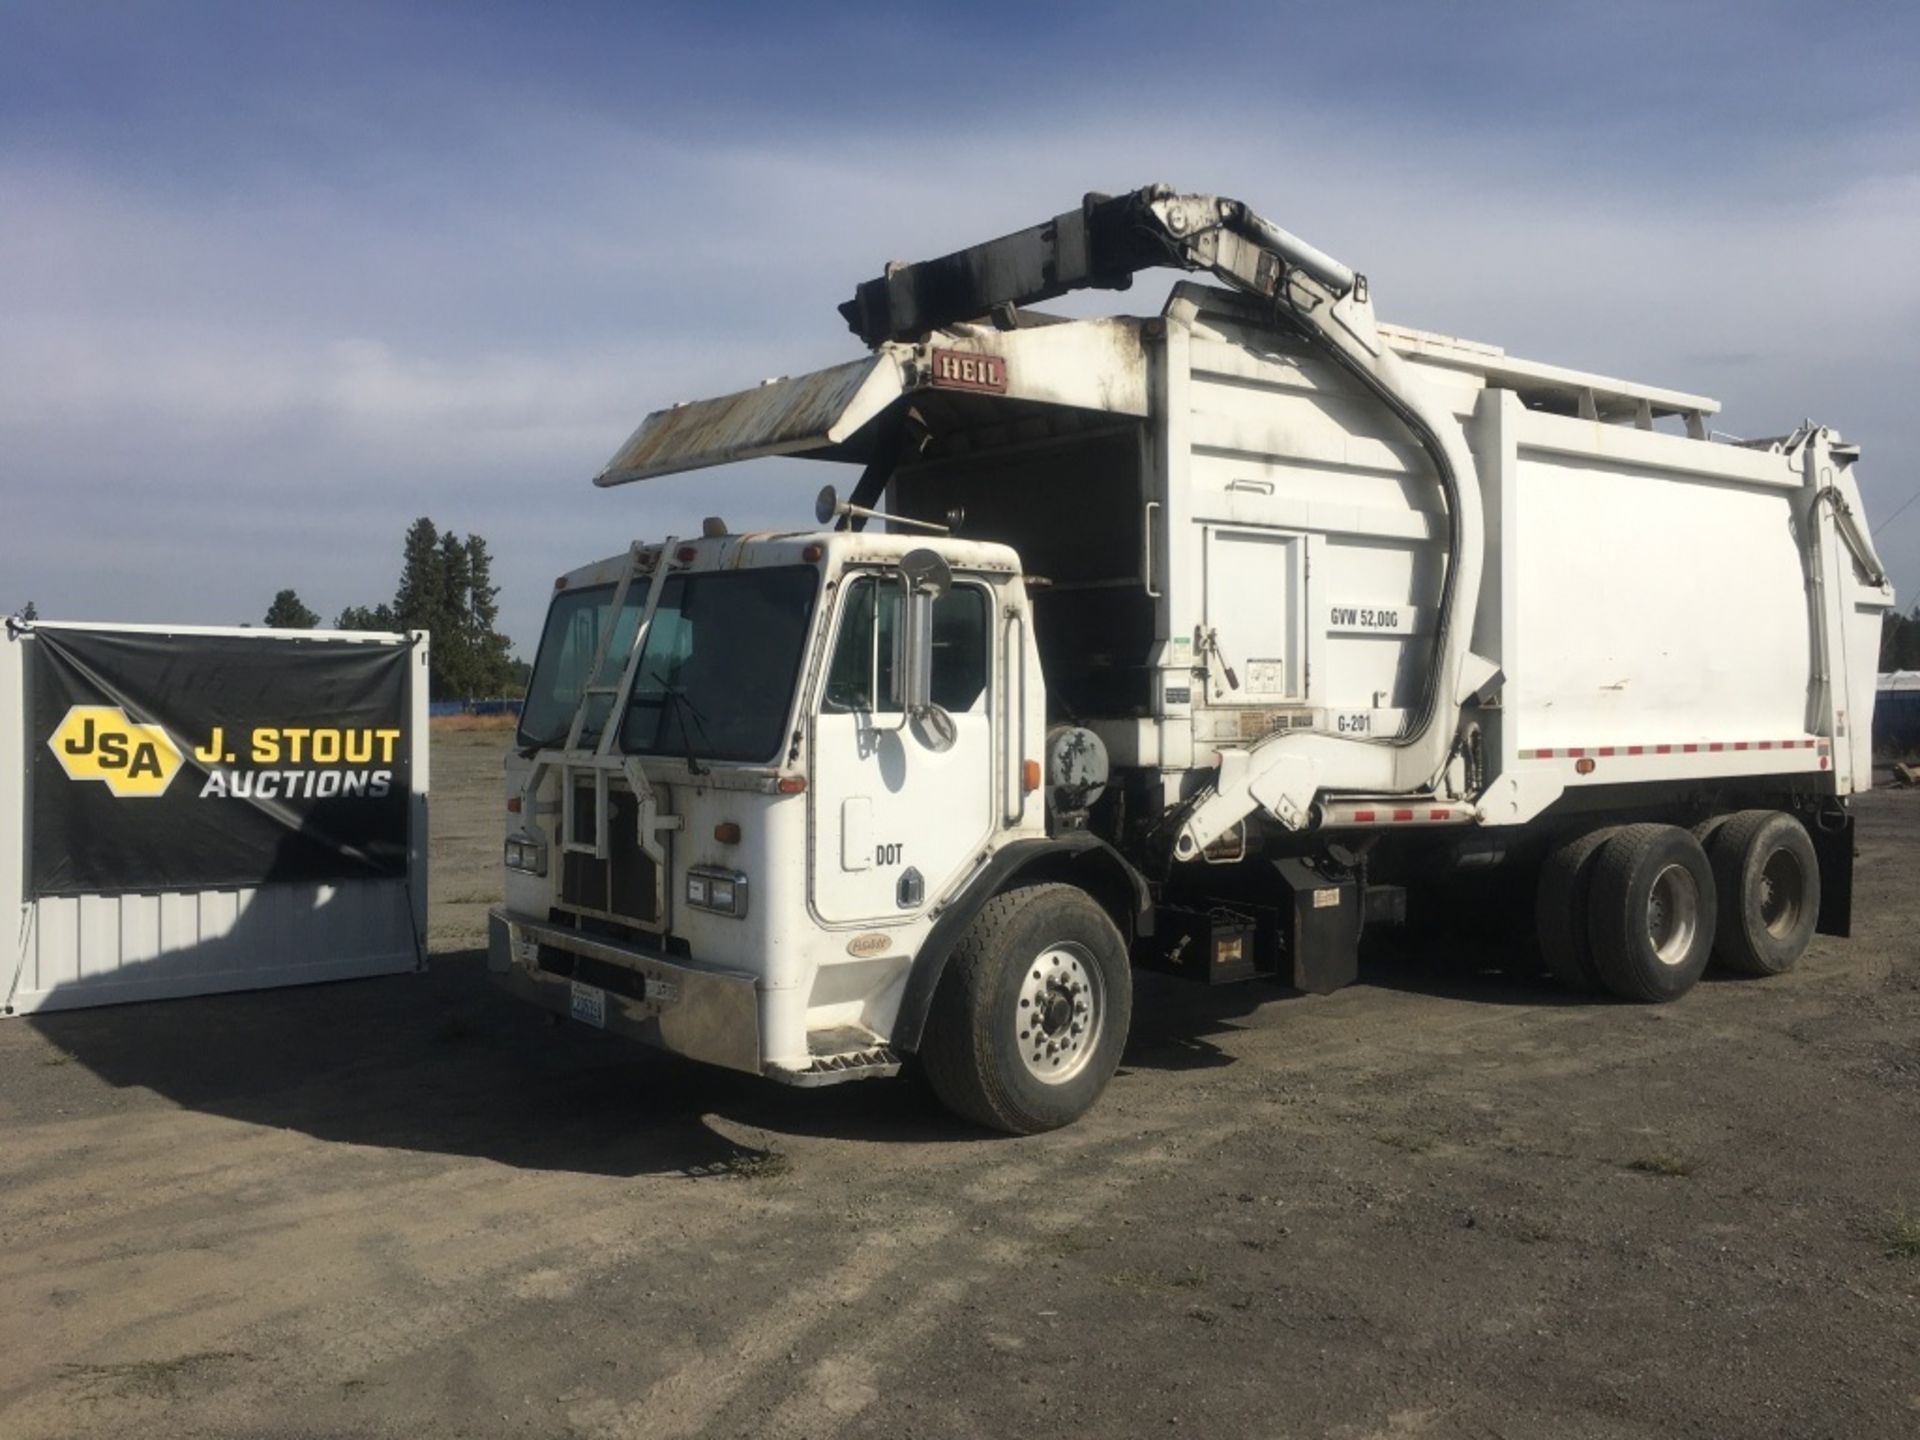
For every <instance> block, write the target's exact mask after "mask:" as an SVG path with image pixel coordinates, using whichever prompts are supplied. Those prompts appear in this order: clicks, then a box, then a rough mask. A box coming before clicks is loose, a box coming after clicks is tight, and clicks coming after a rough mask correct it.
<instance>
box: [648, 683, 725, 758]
mask: <svg viewBox="0 0 1920 1440" xmlns="http://www.w3.org/2000/svg"><path fill="white" fill-rule="evenodd" d="M660 688H661V693H662V694H663V695H665V696H666V697H667V699H669V700H671V701H672V702H673V713H674V718H675V719H676V720H677V721H678V722H679V726H680V747H681V749H682V750H684V751H685V752H686V756H687V773H688V774H689V775H704V774H706V773H707V770H708V768H709V767H708V766H705V765H702V764H701V763H700V761H699V760H698V759H697V758H696V757H695V756H694V753H693V732H692V730H689V729H688V728H687V721H688V720H692V721H693V724H694V728H695V729H698V730H699V732H700V743H701V744H702V745H705V746H706V747H707V748H708V749H709V750H711V749H712V748H713V745H712V742H711V741H709V740H708V739H707V727H706V726H705V725H704V724H702V723H701V717H700V707H699V706H698V705H695V704H694V703H693V701H691V700H689V699H688V698H687V692H686V689H685V688H684V687H683V686H679V685H663V686H661V687H660Z"/></svg>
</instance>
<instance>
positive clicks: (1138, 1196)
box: [0, 733, 1920, 1440]
mask: <svg viewBox="0 0 1920 1440" xmlns="http://www.w3.org/2000/svg"><path fill="white" fill-rule="evenodd" d="M499 740H500V737H499V736H498V735H497V734H486V733H480V734H455V735H448V736H445V737H442V738H441V740H440V741H438V742H437V743H436V750H435V755H434V765H435V793H436V798H435V808H434V816H435V826H436V835H435V841H434V853H435V873H434V891H435V893H434V908H433V942H434V950H435V955H434V959H433V964H432V967H431V969H430V971H429V972H428V973H426V974H423V975H414V976H400V977H394V978H391V979H382V980H368V981H360V982H354V983H349V984H340V985H331V986H322V987H316V988H313V989H307V990H300V991H282V992H275V993H263V994H256V995H234V996H222V997H216V998H210V999H206V1000H193V1001H177V1002H172V1003H168V1004H162V1005H152V1006H145V1007H139V1006H136V1007H129V1008H126V1009H121V1010H103V1011H94V1012H81V1013H75V1014H68V1015H60V1016H53V1017H48V1018H46V1019H44V1020H16V1021H8V1022H4V1023H0V1137H4V1138H0V1355H3V1356H4V1357H5V1363H4V1364H3V1365H0V1436H5V1437H7V1440H14V1437H22V1440H24V1437H37V1436H49V1437H54V1436H59V1437H65V1436H77V1435H87V1436H115V1435H127V1436H140V1437H152V1436H159V1435H165V1436H175V1435H213V1436H242V1435H246V1436H253V1435H260V1436H286V1437H293V1436H393V1437H418V1436H441V1435H449V1436H451V1435H468V1436H483V1435H530V1436H593V1437H615V1436H681V1435H694V1434H704V1433H712V1434H716V1435H749V1436H761V1435H766V1436H776V1435H777V1436H783V1437H807V1436H828V1435H846V1436H887V1437H894V1440H897V1437H906V1436H979V1437H984V1440H1001V1437H1005V1436H1008V1435H1012V1434H1026V1433H1044V1434H1048V1435H1059V1436H1090V1437H1095V1436H1097V1437H1111V1436H1132V1435H1156V1436H1164V1435H1178V1434H1193V1433H1201V1434H1206V1435H1209V1436H1243V1435H1246V1436H1252V1435H1260V1436H1274V1435H1302V1436H1305V1435H1316V1436H1317V1435H1326V1436H1342V1437H1360V1436H1373V1435H1379V1436H1505V1437H1514V1440H1517V1437H1524V1436H1553V1437H1556V1440H1562V1437H1567V1440H1571V1437H1582V1436H1673V1435H1698V1436H1714V1437H1724V1436H1740V1437H1758V1436H1793V1437H1802V1436H1817V1435H1847V1436H1911V1435H1914V1434H1917V1433H1920V1364H1917V1363H1916V1356H1917V1355H1920V1158H1917V1157H1916V1140H1920V938H1917V937H1920V894H1917V893H1916V877H1917V876H1920V792H1894V791H1882V792H1877V793H1875V794H1873V795H1871V796H1868V797H1865V798H1864V799H1862V801H1861V802H1860V804H1859V815H1860V823H1861V834H1860V843H1861V852H1862V853H1861V859H1860V865H1859V870H1858V890H1857V896H1858V900H1857V906H1856V917H1857V934H1856V936H1855V938H1854V939H1853V940H1851V941H1849V942H1835V941H1827V940H1821V941H1819V942H1817V943H1816V945H1815V947H1814V949H1813V951H1812V953H1811V954H1810V955H1809V956H1808V957H1807V959H1806V960H1805V961H1804V962H1803V964H1802V966H1801V968H1800V969H1799V970H1797V971H1796V972H1795V973H1793V974H1791V975H1788V976H1785V977H1782V978H1781V979H1778V980H1773V981H1767V982H1760V983H1756V982H1750V981H1749V982H1734V981H1725V982H1719V981H1710V982H1709V983H1706V984H1703V985H1702V986H1701V987H1700V988H1699V989H1698V990H1696V991H1695V992H1694V994H1692V995H1691V996H1689V997H1688V998H1687V999H1686V1000H1685V1001H1683V1002H1682V1003H1680V1004H1679V1005H1676V1006H1668V1007H1663V1008H1642V1007H1632V1006H1622V1005H1613V1004H1605V1003H1597V1002H1596V1003H1583V1002H1578V1001H1574V1000H1571V999H1569V998H1568V997H1566V996H1564V995H1562V994H1559V993H1557V992H1555V991H1554V990H1552V989H1551V988H1549V987H1548V986H1547V985H1546V984H1545V983H1544V982H1542V983H1541V984H1538V985H1522V984H1517V983H1515V982H1513V981H1511V980H1503V979H1501V978H1499V977H1498V976H1497V975H1496V974H1494V973H1491V972H1489V973H1484V974H1483V973H1475V971H1474V968H1473V967H1472V966H1471V965H1469V964H1465V963H1462V960H1461V958H1460V957H1457V956H1456V957H1453V958H1452V960H1451V961H1447V962H1444V963H1443V962H1442V961H1440V960H1437V959H1436V958H1435V957H1433V956H1426V957H1414V956H1410V955H1398V956H1395V955H1386V956H1376V957H1373V958H1372V959H1370V960H1369V962H1368V964H1367V966H1366V968H1365V970H1364V973H1363V976H1362V983H1360V984H1359V985H1356V986H1353V987H1351V988H1349V989H1347V990H1344V991H1342V992H1340V993H1339V994H1336V995H1332V996H1327V997H1323V998H1298V999H1294V998H1274V997H1273V992H1271V991H1263V990H1261V989H1259V988H1257V987H1252V986H1242V987H1232V988H1228V989H1225V990H1221V991H1216V992H1211V993H1202V992H1199V991H1195V990H1190V989H1183V988H1179V987H1178V986H1176V985H1174V984H1172V983H1169V982H1159V981H1156V980H1154V979H1152V978H1150V977H1143V978H1142V980H1141V983H1140V989H1139V999H1138V1003H1137V1006H1136V1037H1135V1040H1134V1043H1133V1044H1132V1046H1131V1048H1130V1049H1129V1051H1128V1054H1127V1057H1126V1062H1125V1064H1124V1066H1123V1068H1122V1071H1121V1074H1120V1076H1119V1078H1117V1079H1116V1080H1115V1082H1114V1084H1113V1086H1112V1088H1111V1089H1110V1090H1109V1091H1108V1093H1107V1096H1106V1098H1105V1099H1104V1100H1103V1101H1102V1103H1101V1105H1100V1107H1099V1108H1098V1109H1097V1111H1096V1112H1095V1113H1094V1114H1093V1115H1092V1116H1090V1117H1089V1118H1088V1119H1087V1120H1085V1121H1084V1122H1082V1123H1081V1124H1079V1125H1076V1126H1074V1127H1073V1128H1071V1129H1069V1130H1067V1131H1064V1132H1061V1133H1058V1134H1054V1135H1049V1136H1040V1137H1036V1138H1032V1139H1023V1140H1006V1139H993V1138H983V1137H980V1136H978V1135H975V1134H972V1133H969V1132H965V1131H962V1130H960V1129H958V1128H957V1127H955V1126H953V1125H951V1124H949V1123H948V1122H947V1121H946V1120H945V1119H944V1118H943V1117H942V1116H941V1115H940V1114H939V1113H938V1112H936V1111H935V1110H934V1109H933V1108H932V1106H931V1102H929V1101H928V1100H926V1098H925V1097H924V1096H923V1095H922V1094H921V1093H920V1092H919V1091H917V1090H916V1089H915V1088H914V1087H912V1086H911V1085H909V1084H904V1083H899V1084H865V1085H852V1086H846V1087H841V1088H839V1089H833V1090H826V1091H818V1092H796V1091H791V1090H785V1089H781V1088H778V1087H775V1086H771V1085H765V1084H761V1083H759V1082H756V1081H753V1080H751V1079H748V1078H746V1077H741V1076H733V1075H729V1074H726V1073H722V1072H717V1071H708V1070H703V1069H700V1068H697V1067H694V1066H690V1065H686V1064H683V1063H681V1062H678V1061H676V1060H673V1059H671V1058H670V1057H665V1056H659V1055H655V1054H651V1053H648V1052H644V1051H639V1050H635V1049H632V1048H629V1047H626V1046H623V1045H622V1044H620V1043H619V1042H617V1041H613V1040H609V1039H608V1038H607V1037H605V1036H601V1035H597V1034H593V1033H589V1032H585V1031H582V1030H578V1029H575V1028H573V1027H570V1026H560V1027H555V1026H550V1025H549V1024H548V1023H547V1021H546V1019H545V1018H544V1017H543V1016H542V1015H540V1014H538V1013H535V1012H533V1011H531V1010H527V1009H523V1008H522V1007H520V1006H518V1005H517V1004H515V1003H513V1002H511V1001H508V1000H506V999H504V998H502V997H498V996H496V995H495V994H494V993H493V992H492V991H490V990H489V989H488V988H487V987H486V986H485V984H484V982H483V978H482V971H483V960H482V958H481V956H480V955H479V954H478V952H477V950H476V949H475V948H474V947H475V946H477V945H478V943H479V942H480V938H481V934H482V926H483V917H484V909H485V904H486V902H487V900H488V899H489V898H490V896H491V894H492V890H493V884H494V878H493V877H494V872H493V869H492V867H493V866H494V864H495V856H496V854H497V850H496V846H497V837H498V834H499V829H498V823H497V822H498V819H499V816H498V810H497V806H498V803H499V800H498V797H499V793H500V792H499V778H498V777H499V771H498V758H499V750H498V746H499Z"/></svg>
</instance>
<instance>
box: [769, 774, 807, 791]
mask: <svg viewBox="0 0 1920 1440" xmlns="http://www.w3.org/2000/svg"><path fill="white" fill-rule="evenodd" d="M776 788H777V789H778V790H779V791H780V793H781V794H782V795H804V794H806V793H807V777H806V776H804V775H782V776H781V777H780V783H779V785H778V786H777V787H776Z"/></svg>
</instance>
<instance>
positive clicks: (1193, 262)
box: [840, 185, 1366, 345]
mask: <svg viewBox="0 0 1920 1440" xmlns="http://www.w3.org/2000/svg"><path fill="white" fill-rule="evenodd" d="M1161 267H1170V268H1173V269H1177V270H1211V271H1212V272H1214V273H1215V274H1216V275H1218V276H1220V278H1221V279H1223V280H1225V281H1226V282H1227V283H1228V284H1230V285H1233V286H1234V287H1235V288H1236V289H1240V290H1246V291H1249V292H1251V293H1253V294H1256V295H1263V296H1268V297H1272V296H1273V295H1275V294H1277V293H1278V292H1279V289H1280V285H1281V283H1282V279H1283V276H1284V274H1285V272H1286V271H1287V270H1288V269H1293V270H1298V271H1300V272H1301V273H1303V274H1305V275H1307V276H1310V277H1312V278H1313V279H1314V280H1315V281H1316V282H1317V283H1318V284H1320V285H1321V286H1323V287H1324V288H1325V289H1326V290H1328V291H1330V292H1332V293H1333V294H1336V295H1345V294H1348V293H1350V292H1352V291H1353V290H1355V289H1358V290H1360V291H1361V293H1362V295H1363V296H1364V294H1365V290H1366V280H1365V277H1363V276H1358V275H1355V274H1354V273H1353V271H1351V270H1349V269H1348V268H1347V267H1346V266H1345V265H1342V264H1341V263H1340V262H1339V261H1338V260H1335V259H1333V258H1332V257H1331V256H1329V255H1326V254H1324V253H1323V252H1321V251H1319V250H1317V249H1315V248H1314V247H1313V246H1311V245H1309V244H1307V242H1306V241H1304V240H1302V239H1300V238H1299V237H1298V236H1295V235H1291V234H1289V233H1288V232H1287V231H1285V230H1282V229H1281V228H1280V227H1279V226H1278V225H1275V224H1273V223H1272V222H1271V221H1269V220H1265V219H1262V218H1261V217H1260V216H1259V215H1256V214H1255V213H1254V212H1253V211H1252V210H1249V209H1248V208H1247V207H1246V206H1245V205H1243V204H1241V203H1240V202H1239V201H1238V200H1228V199H1225V198H1223V197H1221V196H1218V195H1177V194H1175V193H1174V192H1173V191H1172V190H1170V189H1168V188H1167V187H1166V186H1164V185H1150V186H1148V187H1147V188H1146V189H1144V190H1136V191H1134V192H1133V193H1132V194H1129V195H1117V196H1109V195H1089V196H1087V197H1086V199H1085V200H1084V201H1082V202H1081V205H1080V208H1079V209H1078V210H1069V211H1067V212H1066V213H1065V214H1063V215H1056V216H1054V217H1053V219H1051V220H1049V221H1047V222H1046V223H1045V224H1042V225H1035V226H1032V227H1031V228H1029V229H1026V230H1020V231H1016V232H1015V233H1014V234H1012V235H1003V236H1001V237H1000V238H999V239H998V240H988V241H986V242H985V243H983V244H979V245H970V246H968V247H967V248H966V249H965V250H956V251H954V252H953V253H952V254H951V255H942V256H940V257H939V258H938V259H936V260H923V261H920V262H918V263H916V264H911V265H889V266H888V267H887V270H886V273H885V274H884V275H881V276H879V277H878V278H876V279H873V280H868V281H866V282H865V283H863V284H862V285H860V286H859V287H858V288H857V289H856V290H855V291H854V295H853V299H851V300H849V301H848V302H847V303H846V304H844V305H842V306H841V307H840V313H841V314H842V315H844V316H845V317H846V319H847V325H848V326H849V328H851V329H852V331H853V332H854V334H856V335H858V336H859V337H860V338H861V339H862V340H864V341H866V343H867V344H868V345H878V344H880V343H881V342H882V341H885V340H915V339H919V338H921V337H923V336H925V335H928V334H930V333H931V332H933V331H935V330H940V329H944V328H945V327H946V326H949V325H955V324H958V323H960V322H961V321H965V320H979V319H983V318H985V317H987V316H989V315H993V314H994V313H995V312H996V311H998V312H1000V313H1002V314H1006V313H1007V310H1006V307H1008V306H1012V307H1015V308H1017V307H1019V306H1022V305H1033V304H1037V303H1039V302H1040V301H1042V300H1052V299H1055V298H1057V297H1058V296H1061V295H1065V294H1067V293H1069V292H1070V291H1074V290H1125V289H1126V288H1127V287H1128V286H1130V285H1131V284H1132V283H1133V277H1134V275H1135V274H1137V273H1138V272H1140V271H1142V270H1153V269H1158V268H1161Z"/></svg>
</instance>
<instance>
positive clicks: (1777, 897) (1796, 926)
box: [1707, 810, 1820, 975]
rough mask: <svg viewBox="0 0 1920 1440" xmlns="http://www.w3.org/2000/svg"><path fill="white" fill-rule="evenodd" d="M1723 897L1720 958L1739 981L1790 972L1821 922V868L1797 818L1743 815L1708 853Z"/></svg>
mask: <svg viewBox="0 0 1920 1440" xmlns="http://www.w3.org/2000/svg"><path fill="white" fill-rule="evenodd" d="M1707 857H1708V859H1709V860H1710V861H1711V862H1712V865H1713V881H1714V885H1715V887H1716V889H1717V890H1718V892H1719V910H1720V924H1719V933H1718V935H1717V937H1716V938H1715V940H1714V946H1713V958H1714V959H1716V960H1718V961H1719V962H1720V963H1721V964H1722V965H1724V966H1725V967H1726V968H1727V969H1729V970H1731V971H1733V972H1734V973H1735V974H1737V975H1779V974H1782V973H1784V972H1786V971H1788V970H1791V969H1792V968H1793V967H1794V965H1795V964H1796V963H1797V962H1798V961H1799V959H1800V957H1801V956H1802V955H1804V954H1806V951H1807V946H1808V945H1810V944H1812V943H1813V931H1814V926H1815V924H1816V923H1817V922H1818V920H1819V918H1820V861H1819V858H1818V857H1817V856H1816V855H1815V854H1814V850H1813V841H1812V840H1811V839H1810V838H1809V837H1808V835H1807V832H1806V830H1805V828H1804V827H1803V826H1802V825H1801V824H1800V822H1799V821H1798V820H1796V819H1794V818H1793V816H1791V815H1788V814H1785V813H1783V812H1782V811H1779V810H1742V811H1740V812H1739V813H1738V814H1737V815H1733V816H1730V817H1729V818H1728V820H1727V822H1726V823H1725V824H1724V825H1722V826H1721V827H1720V828H1719V829H1718V830H1717V831H1715V832H1714V836H1713V839H1712V841H1711V842H1710V843H1709V844H1708V846H1707Z"/></svg>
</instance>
